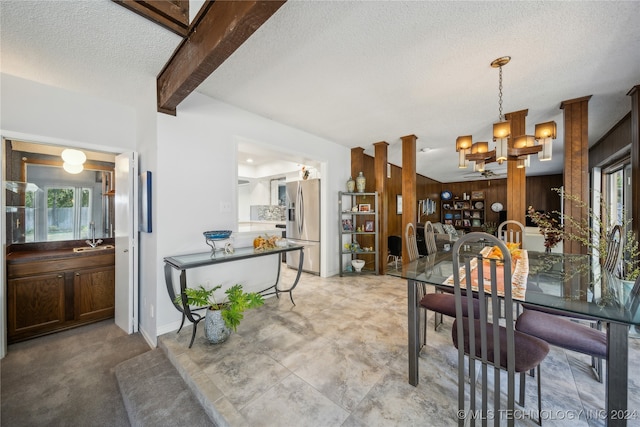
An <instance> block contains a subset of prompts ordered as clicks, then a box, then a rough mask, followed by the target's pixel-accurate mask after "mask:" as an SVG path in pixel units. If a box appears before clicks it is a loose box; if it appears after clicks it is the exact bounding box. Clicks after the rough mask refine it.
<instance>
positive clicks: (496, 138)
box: [456, 56, 556, 172]
mask: <svg viewBox="0 0 640 427" xmlns="http://www.w3.org/2000/svg"><path fill="white" fill-rule="evenodd" d="M510 60H511V57H510V56H503V57H501V58H498V59H496V60H494V61H493V62H491V66H492V67H493V68H498V69H499V84H498V122H496V123H494V124H493V142H495V148H494V149H493V150H489V143H488V142H487V141H480V142H473V137H472V136H471V135H465V136H459V137H458V138H457V139H456V151H457V152H458V167H459V168H463V169H464V168H466V167H467V166H468V162H470V161H471V162H475V164H474V170H475V171H477V172H484V167H485V165H486V164H487V163H492V162H498V164H502V163H503V162H504V161H515V162H517V167H518V168H524V167H529V165H530V157H529V156H531V155H532V154H535V153H538V159H539V160H540V161H546V160H551V154H552V141H553V140H554V139H555V138H556V122H553V121H551V122H545V123H540V124H537V125H536V127H535V135H520V136H517V137H515V138H511V122H510V121H509V120H506V119H505V117H504V115H503V114H502V67H503V66H505V65H507V64H508V63H509V61H510ZM509 140H511V143H509V142H510V141H509Z"/></svg>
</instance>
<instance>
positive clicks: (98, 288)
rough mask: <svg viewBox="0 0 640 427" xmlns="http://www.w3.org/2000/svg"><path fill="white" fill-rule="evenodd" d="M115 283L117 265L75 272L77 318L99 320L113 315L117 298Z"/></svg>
mask: <svg viewBox="0 0 640 427" xmlns="http://www.w3.org/2000/svg"><path fill="white" fill-rule="evenodd" d="M115 283H116V269H115V267H106V268H105V267H102V268H92V269H87V270H80V271H77V272H75V274H74V278H73V305H74V308H75V316H74V317H75V320H99V319H108V318H110V317H113V315H114V310H115V300H116V295H115V290H116V288H115Z"/></svg>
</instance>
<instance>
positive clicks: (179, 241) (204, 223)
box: [156, 93, 350, 334]
mask: <svg viewBox="0 0 640 427" xmlns="http://www.w3.org/2000/svg"><path fill="white" fill-rule="evenodd" d="M240 139H250V140H253V141H258V142H264V143H265V144H267V145H272V146H277V147H279V148H281V149H282V150H284V151H287V152H291V153H294V154H299V155H300V157H301V158H311V159H315V160H318V161H319V162H321V163H322V166H321V168H322V170H321V174H322V176H323V177H326V178H324V179H323V180H322V189H321V204H322V211H323V215H322V222H321V239H322V242H323V250H322V265H321V272H322V275H323V276H329V275H333V274H336V273H337V272H338V255H337V247H338V244H337V231H338V230H337V223H338V214H337V192H338V191H339V190H342V189H343V187H344V182H345V181H346V180H347V178H348V174H349V170H350V167H349V165H350V150H349V149H348V148H346V147H344V146H340V145H337V144H335V143H333V142H331V141H327V140H325V139H322V138H319V137H316V136H314V135H311V134H308V133H306V132H302V131H300V130H297V129H294V128H291V127H289V126H285V125H282V124H279V123H276V122H274V121H272V120H268V119H266V118H263V117H260V116H257V115H254V114H251V113H248V112H246V111H243V110H240V109H238V108H235V107H232V106H230V105H227V104H224V103H222V102H219V101H217V100H214V99H211V98H208V97H205V96H203V95H200V94H197V93H193V94H191V95H190V96H189V98H188V99H186V100H185V101H183V102H182V104H181V105H180V106H179V107H178V111H177V115H176V116H175V117H173V116H168V115H164V114H159V115H158V169H159V170H161V171H163V173H162V174H159V177H158V180H157V185H158V188H161V190H160V191H159V194H158V198H157V204H156V208H157V215H158V220H157V228H156V230H157V233H158V240H157V249H158V254H157V260H158V264H157V270H156V271H157V274H158V283H157V287H158V309H157V313H158V319H157V325H158V326H157V330H158V333H159V334H162V333H164V332H167V331H171V330H175V329H177V327H178V325H179V321H180V313H178V311H177V310H176V309H175V308H174V307H173V305H172V304H171V302H170V301H169V298H168V296H166V297H164V298H163V294H164V295H166V288H165V283H164V279H163V278H162V274H161V273H162V271H163V262H162V259H163V258H164V257H167V256H171V255H177V254H186V253H192V252H201V251H203V250H207V249H208V247H207V246H206V244H205V241H204V237H203V236H202V232H203V231H205V230H215V229H232V230H237V218H238V215H237V212H236V209H237V208H236V206H237V203H236V202H237V200H236V197H237V196H236V194H237V193H236V191H237V190H236V177H237V175H236V174H237V172H236V170H237V167H236V163H237V162H236V144H235V142H236V141H238V140H240ZM221 202H223V203H227V202H228V203H230V204H231V206H232V207H233V208H232V211H231V212H221V209H220V204H221ZM334 247H335V248H334ZM247 263H251V264H250V265H251V267H250V268H247V265H248V264H247ZM275 268H276V264H275V263H274V262H273V260H271V259H270V257H264V258H260V259H258V260H250V261H241V262H236V263H229V264H223V265H220V266H216V267H206V268H200V269H194V270H190V271H189V272H188V273H187V278H188V280H189V282H190V283H191V284H205V285H206V284H207V282H209V284H210V285H216V284H219V283H222V284H224V285H231V284H234V283H243V284H245V288H247V289H251V288H264V287H266V286H268V285H271V284H272V279H273V277H275ZM256 271H260V274H255V272H256ZM177 278H178V277H177V274H176V275H175V276H174V281H175V280H177ZM299 286H304V283H301V284H300V285H299Z"/></svg>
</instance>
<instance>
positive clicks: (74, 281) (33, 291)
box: [7, 249, 115, 343]
mask: <svg viewBox="0 0 640 427" xmlns="http://www.w3.org/2000/svg"><path fill="white" fill-rule="evenodd" d="M114 312H115V251H114V249H105V250H98V251H96V252H84V253H74V252H73V249H57V250H54V251H44V252H42V251H34V252H15V253H9V254H8V255H7V324H8V334H7V335H8V342H9V343H13V342H17V341H22V340H25V339H29V338H34V337H37V336H41V335H45V334H49V333H51V332H55V331H59V330H63V329H69V328H73V327H77V326H80V325H84V324H87V323H91V322H95V321H98V320H103V319H108V318H112V317H113V316H114Z"/></svg>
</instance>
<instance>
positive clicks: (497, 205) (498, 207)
mask: <svg viewBox="0 0 640 427" xmlns="http://www.w3.org/2000/svg"><path fill="white" fill-rule="evenodd" d="M503 208H504V207H503V206H502V203H500V202H495V203H493V204H492V205H491V210H492V211H494V212H500V211H502V209H503Z"/></svg>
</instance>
